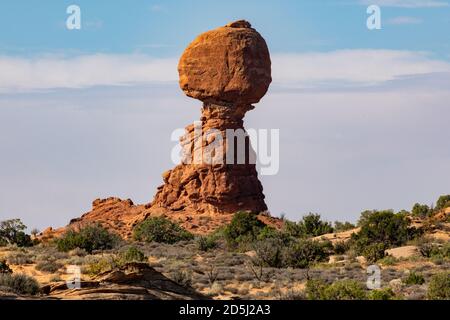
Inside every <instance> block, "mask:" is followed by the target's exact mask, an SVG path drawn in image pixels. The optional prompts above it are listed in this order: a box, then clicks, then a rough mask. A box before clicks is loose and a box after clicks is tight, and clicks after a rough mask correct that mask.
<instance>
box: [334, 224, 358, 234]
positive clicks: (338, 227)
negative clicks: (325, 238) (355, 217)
mask: <svg viewBox="0 0 450 320" xmlns="http://www.w3.org/2000/svg"><path fill="white" fill-rule="evenodd" d="M354 228H356V226H355V225H354V224H353V223H350V222H348V221H345V222H339V221H335V222H334V232H344V231H348V230H351V229H354Z"/></svg>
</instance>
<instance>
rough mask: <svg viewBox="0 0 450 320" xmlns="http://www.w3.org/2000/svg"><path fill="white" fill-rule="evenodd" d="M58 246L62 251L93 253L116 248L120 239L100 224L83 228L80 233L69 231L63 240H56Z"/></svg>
mask: <svg viewBox="0 0 450 320" xmlns="http://www.w3.org/2000/svg"><path fill="white" fill-rule="evenodd" d="M55 241H56V246H57V248H58V250H60V251H65V252H67V251H70V250H73V249H75V248H80V249H84V250H86V251H87V252H88V253H92V252H93V251H94V250H108V249H112V248H114V247H115V246H116V245H117V243H118V242H119V237H118V236H117V235H115V234H114V233H110V232H109V231H108V230H106V229H105V228H103V227H102V226H101V225H99V224H94V225H90V226H86V227H84V228H81V229H80V230H79V231H75V230H68V231H67V232H66V233H65V234H64V235H63V236H62V237H61V238H59V239H56V240H55Z"/></svg>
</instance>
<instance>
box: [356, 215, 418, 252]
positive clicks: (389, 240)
mask: <svg viewBox="0 0 450 320" xmlns="http://www.w3.org/2000/svg"><path fill="white" fill-rule="evenodd" d="M360 220H361V219H360ZM409 224H410V220H409V219H408V217H407V216H406V215H404V214H394V213H393V212H392V211H391V210H385V211H373V212H372V211H371V212H370V214H368V215H367V216H366V217H364V219H363V220H362V222H360V225H361V230H360V231H359V232H358V233H356V234H352V242H353V246H354V248H355V250H356V252H357V253H358V254H363V255H367V256H368V257H369V258H370V259H371V260H373V259H375V258H378V259H380V257H381V258H382V256H381V251H382V246H383V245H384V249H388V248H390V247H396V246H401V245H403V244H404V243H406V242H407V241H408V240H410V239H411V238H413V237H414V236H415V235H416V233H415V229H414V228H410V227H409ZM368 247H370V249H369V248H368ZM383 256H384V255H383ZM366 258H367V257H366Z"/></svg>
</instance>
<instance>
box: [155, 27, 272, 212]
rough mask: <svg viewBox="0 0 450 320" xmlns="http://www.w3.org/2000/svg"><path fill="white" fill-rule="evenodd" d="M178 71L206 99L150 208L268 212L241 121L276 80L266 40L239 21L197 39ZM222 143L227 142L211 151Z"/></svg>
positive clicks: (189, 89) (190, 91)
mask: <svg viewBox="0 0 450 320" xmlns="http://www.w3.org/2000/svg"><path fill="white" fill-rule="evenodd" d="M178 70H179V75H180V87H181V89H182V90H183V91H184V92H185V93H186V95H188V96H190V97H193V98H196V99H199V100H201V101H203V109H202V117H201V119H200V121H199V122H197V123H195V124H194V125H190V126H188V127H187V128H186V131H187V133H186V135H185V136H183V137H182V138H181V140H180V142H181V145H182V146H183V150H184V151H185V153H183V156H182V157H183V160H184V162H183V163H182V164H180V165H178V166H177V167H175V168H174V169H173V170H171V171H168V172H165V173H164V175H163V179H164V185H163V186H161V187H160V188H159V190H158V193H157V194H156V196H155V198H154V201H153V203H152V209H153V210H154V211H159V212H160V213H161V212H163V213H166V212H169V213H170V212H180V211H182V212H187V213H192V212H195V213H198V214H200V213H213V214H216V213H219V214H233V213H235V212H237V211H250V212H254V213H259V212H262V211H265V210H267V206H266V204H265V202H264V194H263V188H262V185H261V183H260V181H259V179H258V174H257V171H256V166H255V162H256V161H254V160H255V153H254V151H253V149H252V147H251V144H250V141H249V138H248V135H247V133H246V132H245V129H244V121H243V118H244V116H245V113H246V112H247V111H249V110H252V109H253V108H254V107H253V106H252V105H251V104H252V103H256V102H258V101H259V100H260V99H261V98H262V97H263V96H264V94H265V93H266V92H267V90H268V88H269V85H270V83H271V81H272V78H271V62H270V55H269V50H268V48H267V45H266V42H265V41H264V39H263V38H262V37H261V35H260V34H259V33H258V32H257V31H256V30H255V29H253V28H251V26H250V23H248V22H246V21H243V20H240V21H236V22H233V23H230V24H228V25H226V26H224V27H221V28H218V29H215V30H212V31H208V32H206V33H203V34H201V35H200V36H199V37H197V39H195V40H194V42H192V43H191V44H190V45H189V46H188V47H187V49H186V50H185V52H184V53H183V55H182V57H181V59H180V62H179V66H178ZM198 132H200V135H199V134H198ZM210 132H213V133H214V134H212V135H208V133H210ZM230 133H231V134H233V135H229V134H230ZM239 134H241V138H242V139H240V138H239V137H238V136H239ZM219 138H220V139H219ZM217 142H221V143H222V145H223V148H222V149H220V148H219V151H217V150H216V149H213V150H212V151H211V149H212V148H211V146H214V147H215V146H217Z"/></svg>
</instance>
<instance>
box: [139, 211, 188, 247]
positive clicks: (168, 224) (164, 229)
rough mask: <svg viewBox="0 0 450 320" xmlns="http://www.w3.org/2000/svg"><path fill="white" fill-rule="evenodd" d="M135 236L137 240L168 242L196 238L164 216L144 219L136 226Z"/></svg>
mask: <svg viewBox="0 0 450 320" xmlns="http://www.w3.org/2000/svg"><path fill="white" fill-rule="evenodd" d="M133 236H134V239H135V240H137V241H145V242H159V243H168V244H174V243H176V242H179V241H183V240H191V239H193V238H194V236H193V235H192V233H190V232H188V231H186V230H185V229H183V228H182V227H180V226H179V225H177V224H176V223H173V222H172V221H170V220H169V219H167V218H164V217H153V218H148V219H146V220H144V221H143V222H141V223H140V224H139V225H137V226H136V228H135V229H134V235H133Z"/></svg>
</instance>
